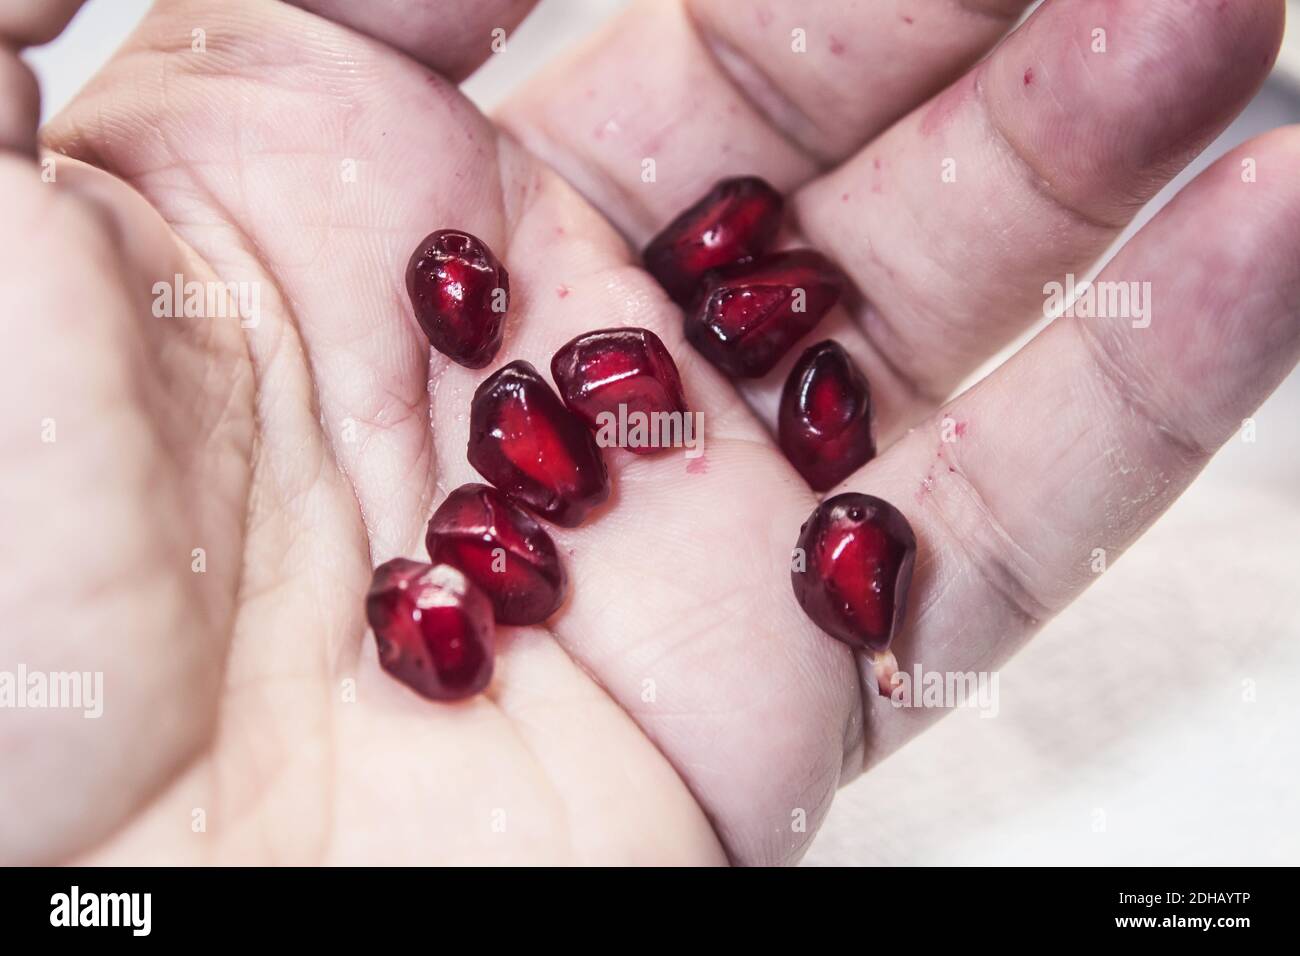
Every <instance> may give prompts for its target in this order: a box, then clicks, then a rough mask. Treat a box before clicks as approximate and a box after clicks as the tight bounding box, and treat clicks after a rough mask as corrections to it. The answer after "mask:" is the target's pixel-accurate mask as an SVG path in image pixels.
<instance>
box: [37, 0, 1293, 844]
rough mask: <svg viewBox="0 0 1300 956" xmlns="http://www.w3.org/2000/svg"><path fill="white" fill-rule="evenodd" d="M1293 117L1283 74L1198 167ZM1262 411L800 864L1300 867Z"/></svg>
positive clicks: (535, 55) (599, 3) (534, 59)
mask: <svg viewBox="0 0 1300 956" xmlns="http://www.w3.org/2000/svg"><path fill="white" fill-rule="evenodd" d="M623 3H624V0H546V2H544V3H543V4H542V6H541V8H540V9H539V10H538V11H537V13H536V14H534V16H533V17H531V18H530V19H529V20H528V21H526V22H525V23H524V25H523V26H521V27H520V28H519V30H518V31H516V33H515V34H514V35H513V36H512V37H511V38H510V40H509V42H508V44H507V49H506V51H505V52H504V53H502V54H500V55H498V56H495V57H493V58H492V60H491V62H490V63H489V64H488V65H487V66H486V67H485V68H484V69H483V70H481V71H480V72H479V74H478V75H477V76H475V77H474V78H473V79H472V80H471V81H470V82H469V84H467V87H466V91H467V92H468V93H469V94H470V95H471V96H472V97H473V98H474V99H475V100H476V101H478V102H479V103H481V104H483V105H484V106H485V107H490V106H491V104H492V103H494V102H496V101H497V100H498V99H500V97H501V96H502V95H503V94H504V93H505V92H506V91H507V90H508V89H510V88H511V87H512V86H513V85H514V84H516V83H518V82H519V81H520V80H521V79H522V78H525V77H527V76H528V75H530V74H531V73H532V72H533V71H534V70H535V69H537V68H538V67H539V66H540V65H541V64H543V63H545V62H546V61H547V60H548V59H549V58H550V57H551V56H553V55H554V54H556V53H557V52H560V51H562V50H564V49H565V48H566V47H568V46H569V45H570V44H571V43H573V42H574V40H575V39H577V38H578V37H580V36H582V35H584V34H585V33H587V32H589V31H590V29H591V28H592V27H593V26H595V25H596V24H597V23H599V22H600V21H601V20H603V19H605V18H607V17H608V16H611V15H612V14H614V13H615V12H616V11H617V10H618V8H619V7H621V6H622V5H623ZM148 6H149V4H148V2H146V0H93V2H91V3H90V4H89V5H88V6H87V7H86V8H85V9H84V10H83V11H82V13H81V14H80V15H79V16H78V18H77V20H76V21H75V22H74V23H73V24H72V26H71V27H70V28H69V30H68V31H67V32H66V33H65V34H64V35H63V36H62V37H60V38H59V39H58V40H57V41H56V42H54V43H53V44H51V45H50V46H48V47H45V48H42V49H39V50H35V51H32V52H31V53H30V54H29V60H30V62H31V63H32V64H33V66H34V67H35V68H36V71H37V74H38V76H39V77H40V80H41V85H42V89H43V92H44V96H45V102H44V115H46V116H48V115H50V114H51V113H52V112H54V111H56V110H57V109H58V108H59V107H60V106H61V105H62V104H63V103H65V102H66V101H67V100H68V99H69V98H70V97H71V96H72V95H73V94H74V93H75V92H76V90H77V89H78V87H79V86H80V85H81V84H82V83H83V82H84V81H85V80H86V79H87V78H88V77H89V76H90V75H91V74H92V73H93V72H94V71H95V70H96V69H97V68H98V66H99V65H100V64H101V63H102V62H103V61H104V60H105V59H107V57H108V56H109V55H110V54H111V52H112V50H113V49H114V48H115V47H116V46H117V44H118V43H119V42H120V40H121V39H122V38H123V37H124V36H125V35H126V33H128V32H129V31H130V29H131V27H132V26H133V25H134V23H135V22H136V21H137V20H138V19H139V17H140V16H141V14H142V13H143V11H144V10H145V9H147V7H148ZM1297 21H1300V16H1297V15H1296V11H1293V16H1292V24H1293V27H1292V30H1291V34H1290V40H1289V48H1290V49H1291V50H1295V49H1296V47H1297V46H1300V44H1297V42H1296V38H1297V34H1300V29H1297V28H1298V27H1300V23H1298V22H1297ZM1296 58H1297V60H1300V55H1297V57H1296ZM1297 75H1300V74H1297ZM1297 120H1300V85H1295V84H1292V83H1290V82H1287V81H1285V80H1284V78H1283V77H1281V76H1276V77H1275V79H1274V81H1273V82H1272V83H1271V84H1270V86H1269V88H1267V89H1266V90H1265V91H1264V92H1263V93H1262V94H1261V95H1260V97H1259V98H1258V99H1257V100H1256V102H1255V103H1254V104H1253V105H1252V106H1251V108H1250V110H1249V111H1248V113H1247V114H1246V115H1245V116H1244V117H1243V118H1242V119H1240V120H1239V121H1238V122H1237V123H1236V124H1234V125H1233V127H1232V128H1231V129H1230V130H1228V132H1227V133H1225V134H1224V136H1223V137H1222V138H1221V139H1220V141H1219V142H1217V143H1216V144H1215V145H1214V146H1213V147H1212V149H1211V150H1210V151H1209V153H1207V155H1206V156H1204V157H1202V159H1201V160H1200V161H1198V163H1197V164H1196V167H1195V169H1200V168H1203V167H1204V165H1205V164H1206V162H1207V161H1208V160H1209V159H1210V158H1212V156H1214V155H1217V154H1219V153H1221V152H1222V151H1224V150H1225V149H1227V148H1230V147H1231V146H1232V145H1234V144H1236V143H1238V142H1240V141H1241V140H1243V139H1246V138H1247V137H1249V136H1251V135H1253V134H1255V133H1257V132H1260V131H1263V130H1265V129H1268V128H1270V127H1273V126H1277V125H1281V124H1283V123H1286V122H1296V121H1297ZM1297 174H1298V175H1300V170H1298V171H1297ZM1187 178H1188V176H1187V175H1184V176H1183V177H1180V179H1179V180H1178V182H1176V183H1175V184H1173V186H1171V188H1170V189H1169V190H1166V191H1165V193H1164V194H1162V195H1161V197H1159V198H1158V199H1157V200H1156V203H1155V204H1159V203H1161V202H1163V201H1165V200H1166V199H1167V198H1168V195H1170V194H1171V193H1172V191H1173V190H1175V189H1177V188H1178V187H1180V186H1181V185H1182V184H1183V183H1184V182H1185V181H1186V180H1187ZM1148 212H1149V211H1148ZM1256 423H1257V425H1256V435H1257V440H1256V441H1255V443H1253V444H1247V443H1244V442H1242V441H1239V440H1236V441H1232V442H1230V443H1229V445H1228V447H1226V448H1225V449H1224V450H1223V451H1222V452H1221V453H1220V454H1219V456H1218V457H1217V458H1216V459H1215V460H1214V462H1213V463H1212V464H1211V466H1210V467H1209V469H1208V470H1207V471H1206V473H1205V474H1204V475H1203V476H1202V478H1201V480H1200V481H1199V482H1198V483H1197V484H1196V485H1195V486H1194V487H1193V489H1192V490H1191V491H1189V492H1188V494H1187V495H1186V496H1185V497H1184V498H1183V499H1181V500H1180V501H1179V502H1178V503H1177V504H1176V505H1175V506H1174V508H1173V509H1172V510H1171V511H1170V512H1169V513H1168V514H1167V515H1166V516H1165V517H1164V518H1163V519H1162V520H1161V521H1160V522H1159V523H1158V524H1157V525H1156V527H1155V528H1153V529H1152V531H1151V532H1150V533H1149V534H1148V535H1147V537H1146V538H1144V539H1143V541H1142V542H1141V543H1140V544H1139V545H1137V546H1136V547H1134V548H1133V549H1132V551H1130V553H1129V554H1128V555H1126V556H1125V557H1124V559H1123V560H1122V561H1121V562H1119V563H1118V564H1117V565H1116V567H1115V569H1114V570H1113V571H1112V572H1110V573H1108V574H1106V575H1105V576H1103V577H1102V579H1101V580H1100V581H1099V582H1098V583H1097V585H1096V586H1094V587H1093V588H1092V590H1090V591H1089V592H1088V593H1087V594H1086V595H1085V596H1084V597H1083V598H1082V599H1081V600H1080V601H1079V602H1078V603H1077V604H1076V605H1074V606H1073V607H1071V608H1070V609H1069V610H1068V611H1067V612H1066V613H1064V614H1063V615H1061V617H1059V618H1058V619H1057V620H1056V621H1054V622H1053V623H1052V624H1050V625H1049V626H1048V627H1047V628H1046V629H1045V630H1044V631H1043V632H1042V634H1041V635H1040V636H1039V637H1038V638H1037V639H1036V640H1035V641H1034V642H1033V644H1032V645H1031V646H1030V647H1029V649H1028V650H1026V651H1025V652H1024V653H1023V654H1021V655H1020V656H1019V657H1018V658H1016V660H1015V661H1014V662H1012V664H1011V665H1009V666H1008V667H1007V668H1005V669H1004V670H1003V672H1002V675H1001V681H1000V691H1001V693H1000V713H999V714H998V716H997V717H996V719H992V720H985V719H981V718H980V717H979V716H978V715H977V714H976V713H975V712H974V711H965V712H959V713H957V714H956V715H954V716H952V717H949V718H948V719H947V720H946V721H944V722H943V723H941V724H940V725H939V726H938V727H937V728H935V729H934V730H932V731H931V732H929V733H928V734H926V735H924V736H923V737H921V738H920V739H919V740H917V741H916V742H914V743H913V744H911V745H909V746H908V747H907V748H905V749H904V750H903V751H902V752H900V753H899V754H897V755H896V756H894V757H892V758H890V759H889V760H888V761H886V762H885V763H884V764H883V765H882V766H880V767H879V768H878V769H877V770H875V771H874V772H873V773H871V774H870V775H869V776H867V777H865V778H863V779H861V780H859V781H858V782H856V783H855V784H853V785H851V786H850V787H848V788H847V789H845V790H844V791H843V792H842V793H841V794H840V795H839V797H838V799H837V800H836V803H835V805H834V807H833V809H832V810H831V814H830V818H829V820H828V821H827V824H826V826H825V827H824V829H823V830H822V833H821V834H820V835H819V836H818V838H817V840H816V842H815V843H814V845H813V847H812V850H811V851H810V852H809V854H808V857H807V862H808V863H811V864H849V863H852V864H880V863H916V864H925V863H953V864H972V863H1022V864H1030V863H1049V864H1050V863H1083V864H1094V863H1098V864H1099V863H1118V864H1137V863H1173V864H1191V863H1225V864H1226V863H1291V864H1295V863H1300V825H1298V824H1297V822H1296V812H1297V808H1298V807H1300V800H1297V796H1296V795H1297V792H1298V791H1300V640H1297V639H1298V638H1300V376H1297V375H1292V377H1291V378H1290V379H1289V380H1288V381H1287V383H1286V384H1285V385H1284V386H1283V387H1282V388H1281V389H1280V390H1279V391H1278V393H1277V394H1276V395H1274V397H1273V398H1272V399H1271V400H1270V401H1269V402H1268V404H1267V405H1266V406H1265V407H1264V408H1263V409H1262V410H1261V411H1260V413H1259V414H1258V415H1257V416H1256ZM1248 688H1249V689H1253V700H1252V699H1250V697H1251V695H1250V694H1248V693H1247V689H1248Z"/></svg>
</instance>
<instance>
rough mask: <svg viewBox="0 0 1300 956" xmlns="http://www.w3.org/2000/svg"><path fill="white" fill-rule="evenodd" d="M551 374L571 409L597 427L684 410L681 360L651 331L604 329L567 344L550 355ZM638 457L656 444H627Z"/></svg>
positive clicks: (656, 448) (590, 424) (655, 449)
mask: <svg viewBox="0 0 1300 956" xmlns="http://www.w3.org/2000/svg"><path fill="white" fill-rule="evenodd" d="M551 377H552V378H554V379H555V384H556V387H557V388H558V389H559V391H560V397H561V398H563V399H564V403H565V404H566V405H567V406H569V409H570V410H571V411H572V412H573V413H574V414H575V415H577V416H578V417H579V418H581V419H582V420H583V421H584V422H586V423H587V427H588V428H591V429H593V430H598V429H600V428H601V427H602V425H604V424H605V423H606V422H608V421H610V419H602V418H601V416H602V414H608V415H612V416H613V419H612V421H615V422H617V421H618V420H619V417H620V411H619V409H620V406H622V409H623V411H622V416H623V418H624V420H629V419H631V417H632V416H633V415H638V416H640V415H644V416H647V420H649V419H648V416H650V415H654V414H655V413H657V412H670V413H676V414H682V413H684V412H685V411H686V397H685V396H684V395H683V394H682V380H681V376H680V375H678V373H677V363H676V362H674V361H673V357H672V356H671V355H669V354H668V349H666V348H665V347H664V343H663V342H661V341H660V339H659V336H657V335H655V334H654V333H653V332H651V331H650V330H649V329H636V328H624V329H601V330H599V331H596V332H587V333H584V334H583V335H579V336H578V337H577V338H576V339H574V340H573V341H571V342H569V343H568V344H567V345H565V346H564V347H563V348H561V349H560V350H559V351H558V352H556V353H555V357H554V358H552V359H551ZM628 450H629V451H633V452H636V453H637V454H639V455H645V454H652V453H654V452H656V451H658V450H659V448H658V446H654V445H642V446H631V445H629V446H628Z"/></svg>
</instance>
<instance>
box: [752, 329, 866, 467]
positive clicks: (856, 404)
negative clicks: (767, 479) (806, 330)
mask: <svg viewBox="0 0 1300 956" xmlns="http://www.w3.org/2000/svg"><path fill="white" fill-rule="evenodd" d="M777 437H778V440H779V442H780V444H781V450H782V451H783V452H785V457H786V458H788V459H790V462H791V463H792V464H793V465H794V466H795V468H797V469H799V474H801V475H803V477H804V480H805V481H807V482H808V484H810V485H811V486H812V487H813V489H814V490H816V491H825V490H826V489H828V488H834V487H835V486H836V485H838V484H839V483H840V482H841V481H843V480H844V479H845V478H847V477H848V476H849V475H851V474H853V473H854V472H855V471H857V470H858V469H859V468H861V467H862V466H863V465H865V464H866V463H867V462H869V461H870V460H871V459H872V458H874V457H875V455H876V443H875V441H874V440H873V439H872V437H871V392H870V389H869V388H868V386H867V380H866V378H865V377H863V375H862V373H861V372H859V371H858V367H857V366H856V365H854V364H853V359H851V358H849V354H848V353H847V352H845V351H844V349H843V348H841V347H840V345H839V343H837V342H831V341H826V342H821V343H819V344H817V345H814V346H812V347H811V348H809V349H808V350H807V351H805V352H804V353H803V355H801V356H800V357H799V361H798V362H796V363H795V366H794V368H793V369H792V370H791V371H790V377H789V378H788V379H787V380H786V383H785V390H784V391H783V392H782V393H781V410H780V413H779V414H778V416H777Z"/></svg>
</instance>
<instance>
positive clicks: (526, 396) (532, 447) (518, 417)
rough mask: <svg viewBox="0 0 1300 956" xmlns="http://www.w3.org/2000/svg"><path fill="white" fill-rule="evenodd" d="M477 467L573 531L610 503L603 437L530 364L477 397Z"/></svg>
mask: <svg viewBox="0 0 1300 956" xmlns="http://www.w3.org/2000/svg"><path fill="white" fill-rule="evenodd" d="M469 463H470V464H471V465H473V466H474V468H475V469H476V470H477V471H478V473H479V474H480V475H482V476H483V477H484V478H486V479H487V480H488V481H490V482H491V483H492V484H494V485H496V486H497V488H498V489H499V490H500V491H502V492H504V493H505V494H506V495H508V496H509V497H510V498H512V499H514V500H515V501H517V502H520V503H522V504H524V505H527V506H528V507H529V508H531V509H532V510H533V511H535V512H537V513H538V514H539V515H541V516H542V517H543V518H546V519H548V520H550V521H554V522H555V523H556V524H559V525H564V526H565V527H569V528H572V527H576V526H577V525H579V524H581V523H582V519H583V518H584V517H586V515H587V512H589V511H590V510H591V509H592V508H594V507H596V506H597V505H599V504H600V503H601V502H603V501H604V500H605V499H606V498H608V497H609V475H608V473H607V472H606V471H605V462H604V460H603V459H602V458H601V456H600V448H599V447H598V446H597V445H596V439H595V438H594V437H593V436H592V434H591V432H590V431H588V430H587V426H586V425H584V424H583V423H582V421H581V420H580V419H579V418H578V417H577V416H575V415H574V414H573V413H572V412H570V411H569V410H568V409H567V408H565V407H564V403H563V402H561V401H560V399H559V397H558V396H556V394H555V393H554V392H553V391H551V387H550V386H549V385H547V384H546V382H545V380H543V379H542V377H541V376H540V375H538V374H537V369H535V368H533V367H532V366H531V365H529V364H528V363H527V362H523V361H518V362H511V363H510V364H509V365H506V366H504V367H503V368H501V369H499V370H498V371H496V372H495V373H493V374H492V375H491V376H489V377H488V378H487V380H486V381H484V382H483V384H482V385H480V386H479V387H478V389H477V390H476V391H475V392H474V400H473V401H472V402H471V403H470V417H469Z"/></svg>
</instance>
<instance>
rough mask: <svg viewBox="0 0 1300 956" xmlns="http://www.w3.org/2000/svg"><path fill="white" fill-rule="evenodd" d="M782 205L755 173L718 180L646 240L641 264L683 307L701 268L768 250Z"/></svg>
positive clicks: (727, 263) (742, 259)
mask: <svg viewBox="0 0 1300 956" xmlns="http://www.w3.org/2000/svg"><path fill="white" fill-rule="evenodd" d="M782 206H783V202H782V199H781V194H780V193H778V192H777V191H776V190H775V189H773V188H772V187H771V186H769V185H768V184H767V183H766V182H765V181H763V180H762V179H759V178H758V177H757V176H741V177H738V178H736V179H724V180H722V181H721V182H719V183H718V184H717V185H716V186H714V187H713V189H711V190H710V191H709V193H708V195H706V196H705V197H704V198H703V199H701V200H700V201H699V202H697V203H696V204H695V205H694V206H692V207H691V208H690V209H687V210H686V211H685V212H684V213H682V214H681V215H680V216H678V217H677V218H676V219H674V220H673V221H672V222H671V223H669V224H668V225H667V226H666V227H665V228H664V230H663V231H662V232H661V233H659V235H657V236H655V237H654V239H652V240H650V244H649V245H648V246H646V248H645V254H644V255H643V257H642V258H643V259H644V261H645V267H646V269H647V270H648V271H649V273H650V274H651V275H652V276H654V277H655V279H657V280H658V281H659V284H660V285H661V286H663V287H664V289H665V290H666V291H667V293H668V295H669V296H671V297H672V298H673V300H674V301H676V302H677V303H678V304H679V305H682V306H687V305H689V304H690V302H691V300H692V299H693V298H694V296H695V292H696V290H697V289H698V288H699V284H700V280H701V279H702V278H703V277H704V274H705V273H706V272H709V271H710V270H712V269H720V268H722V267H723V266H730V265H734V264H736V263H740V262H749V261H750V260H751V259H753V258H754V257H755V256H757V255H761V254H762V253H764V252H766V251H767V250H768V249H769V248H771V245H772V241H773V240H774V239H775V238H776V233H777V230H778V229H780V228H781V209H782Z"/></svg>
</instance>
